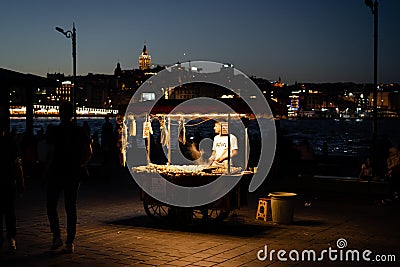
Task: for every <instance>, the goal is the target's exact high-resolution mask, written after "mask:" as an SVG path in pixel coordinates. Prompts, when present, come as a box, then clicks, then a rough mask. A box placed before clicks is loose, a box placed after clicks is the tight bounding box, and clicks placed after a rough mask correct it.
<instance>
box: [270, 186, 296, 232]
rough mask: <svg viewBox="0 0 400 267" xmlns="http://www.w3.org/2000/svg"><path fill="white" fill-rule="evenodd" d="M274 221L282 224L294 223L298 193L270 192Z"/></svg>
mask: <svg viewBox="0 0 400 267" xmlns="http://www.w3.org/2000/svg"><path fill="white" fill-rule="evenodd" d="M269 196H270V197H271V209H272V221H273V222H274V223H280V224H291V223H293V213H294V203H295V199H296V196H297V194H295V193H288V192H273V193H270V194H269Z"/></svg>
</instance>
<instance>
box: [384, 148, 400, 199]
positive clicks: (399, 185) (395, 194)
mask: <svg viewBox="0 0 400 267" xmlns="http://www.w3.org/2000/svg"><path fill="white" fill-rule="evenodd" d="M386 164H387V165H386V168H387V173H386V175H387V177H388V178H389V182H390V189H391V191H392V196H391V197H390V198H387V199H384V200H382V203H383V204H388V203H390V202H392V201H394V200H396V201H398V200H399V194H400V153H399V150H398V149H397V148H396V147H391V148H390V149H389V156H388V158H387V160H386Z"/></svg>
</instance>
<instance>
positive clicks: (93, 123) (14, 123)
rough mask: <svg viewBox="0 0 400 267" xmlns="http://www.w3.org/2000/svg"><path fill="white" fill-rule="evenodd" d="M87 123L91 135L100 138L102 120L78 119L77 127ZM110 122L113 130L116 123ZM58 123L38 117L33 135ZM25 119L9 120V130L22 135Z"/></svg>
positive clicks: (34, 124) (54, 119) (35, 120)
mask: <svg viewBox="0 0 400 267" xmlns="http://www.w3.org/2000/svg"><path fill="white" fill-rule="evenodd" d="M84 122H87V123H88V125H89V127H90V130H91V135H93V134H94V133H96V132H97V133H98V135H99V137H101V127H102V126H103V123H104V118H97V117H80V118H78V123H77V124H78V125H80V126H83V123H84ZM110 122H111V123H112V124H113V126H114V128H115V126H116V122H115V120H113V119H110ZM59 123H60V120H59V118H57V117H38V118H34V119H33V133H34V134H35V135H37V134H38V133H40V132H43V133H44V132H46V128H47V126H48V125H49V124H54V125H57V124H59ZM25 124H26V121H25V118H22V117H21V118H11V123H10V125H11V129H13V128H14V129H15V131H16V133H17V134H22V133H23V132H24V131H25Z"/></svg>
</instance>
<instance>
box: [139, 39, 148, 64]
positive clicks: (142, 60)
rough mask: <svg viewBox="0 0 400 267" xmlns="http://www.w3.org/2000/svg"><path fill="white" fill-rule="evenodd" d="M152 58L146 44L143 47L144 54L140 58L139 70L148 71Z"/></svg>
mask: <svg viewBox="0 0 400 267" xmlns="http://www.w3.org/2000/svg"><path fill="white" fill-rule="evenodd" d="M150 63H151V56H150V55H149V51H147V47H146V43H145V44H144V46H143V50H142V54H141V55H140V56H139V68H140V69H141V70H147V69H149V68H150Z"/></svg>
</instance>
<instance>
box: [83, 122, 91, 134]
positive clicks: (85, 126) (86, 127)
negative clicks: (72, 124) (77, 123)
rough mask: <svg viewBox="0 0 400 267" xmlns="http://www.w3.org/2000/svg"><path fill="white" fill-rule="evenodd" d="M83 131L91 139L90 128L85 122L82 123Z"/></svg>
mask: <svg viewBox="0 0 400 267" xmlns="http://www.w3.org/2000/svg"><path fill="white" fill-rule="evenodd" d="M83 129H84V130H85V132H86V135H87V136H89V137H91V135H90V126H89V123H88V122H87V121H85V122H84V123H83Z"/></svg>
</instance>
